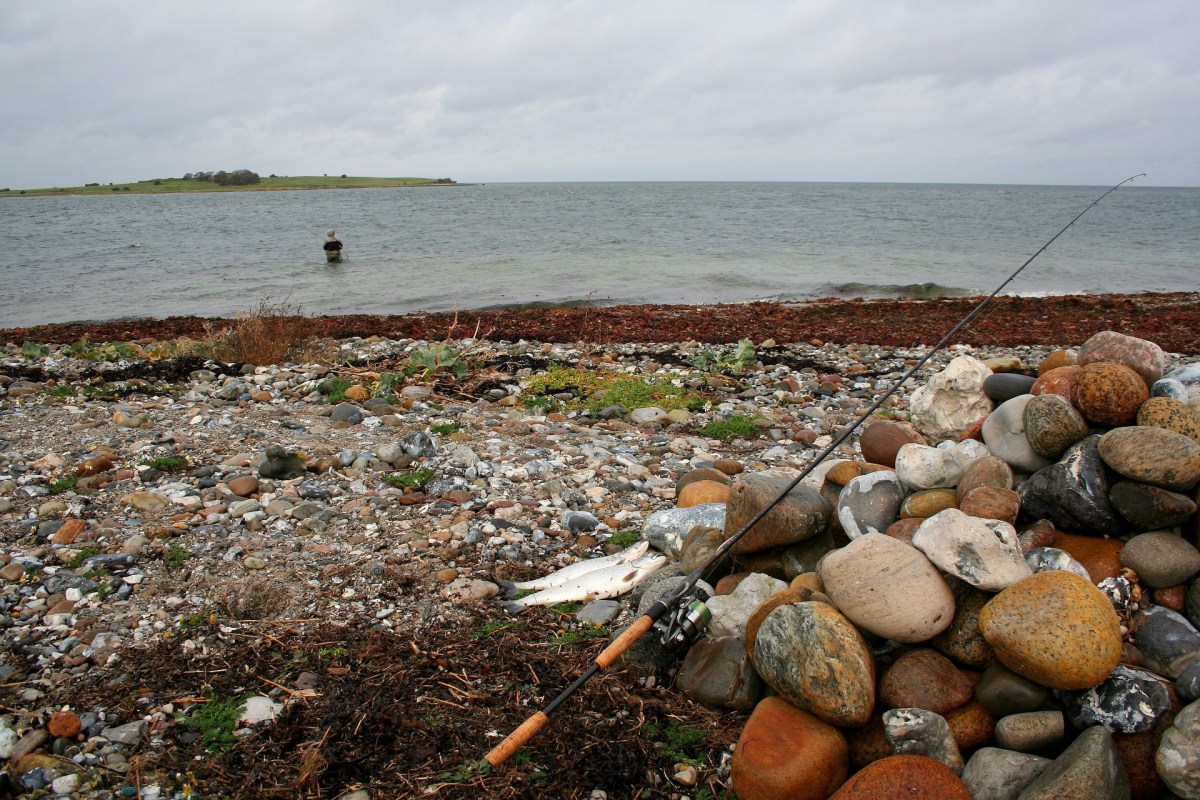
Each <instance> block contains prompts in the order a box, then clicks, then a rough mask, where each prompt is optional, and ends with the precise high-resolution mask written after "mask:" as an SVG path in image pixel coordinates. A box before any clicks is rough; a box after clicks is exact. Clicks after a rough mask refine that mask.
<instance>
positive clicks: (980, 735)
mask: <svg viewBox="0 0 1200 800" xmlns="http://www.w3.org/2000/svg"><path fill="white" fill-rule="evenodd" d="M944 716H945V717H946V724H947V725H949V726H950V732H951V733H952V734H954V741H956V742H958V749H959V750H961V751H963V752H966V751H969V750H974V749H975V748H977V747H983V746H984V745H987V744H991V742H992V738H993V736H995V733H996V718H995V717H993V716H992V715H991V714H990V713H989V712H988V710H987V709H986V708H984V707H983V703H980V702H979V701H978V700H972V701H971V702H969V703H967V704H966V705H965V706H959V707H958V708H956V709H954V710H953V711H947V712H946V713H945V715H944Z"/></svg>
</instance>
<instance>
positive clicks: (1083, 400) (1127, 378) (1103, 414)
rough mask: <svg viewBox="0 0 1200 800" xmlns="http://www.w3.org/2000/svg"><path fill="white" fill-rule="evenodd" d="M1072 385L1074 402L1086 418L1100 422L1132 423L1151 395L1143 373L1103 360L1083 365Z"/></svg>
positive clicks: (1103, 423)
mask: <svg viewBox="0 0 1200 800" xmlns="http://www.w3.org/2000/svg"><path fill="white" fill-rule="evenodd" d="M1082 369H1083V371H1082V372H1081V373H1080V374H1079V377H1078V378H1077V379H1076V380H1075V381H1074V384H1073V386H1072V388H1071V402H1072V403H1073V404H1074V405H1075V407H1076V408H1078V409H1079V411H1080V413H1081V414H1083V417H1084V419H1086V420H1088V421H1089V422H1094V423H1096V424H1097V425H1109V426H1116V425H1132V424H1133V422H1134V420H1135V419H1136V418H1137V412H1138V409H1139V408H1141V406H1142V403H1144V402H1146V400H1148V399H1149V398H1150V389H1149V388H1148V387H1147V386H1146V382H1145V381H1144V380H1142V378H1141V376H1140V375H1138V374H1137V373H1136V372H1134V371H1133V370H1132V369H1130V368H1129V367H1127V366H1125V365H1123V364H1114V363H1112V362H1109V361H1100V362H1096V363H1093V364H1088V365H1086V366H1084V367H1082Z"/></svg>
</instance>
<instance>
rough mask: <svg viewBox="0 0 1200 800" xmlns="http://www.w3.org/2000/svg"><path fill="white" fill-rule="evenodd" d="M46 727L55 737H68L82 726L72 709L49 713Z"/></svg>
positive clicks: (73, 734) (77, 731)
mask: <svg viewBox="0 0 1200 800" xmlns="http://www.w3.org/2000/svg"><path fill="white" fill-rule="evenodd" d="M46 727H47V729H49V731H50V735H51V736H53V737H55V738H56V739H69V738H71V737H72V736H75V735H76V734H78V733H79V731H80V730H81V729H82V727H83V726H82V724H81V723H80V722H79V715H78V714H76V713H75V712H74V711H57V712H55V713H54V714H53V715H51V717H50V721H49V722H48V723H47V725H46Z"/></svg>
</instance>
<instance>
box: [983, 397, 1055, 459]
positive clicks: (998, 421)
mask: <svg viewBox="0 0 1200 800" xmlns="http://www.w3.org/2000/svg"><path fill="white" fill-rule="evenodd" d="M1032 399H1033V395H1031V394H1023V395H1021V396H1020V397H1014V398H1012V399H1011V400H1006V401H1004V402H1003V403H1001V404H1000V405H999V406H997V408H996V410H995V411H993V412H992V413H991V414H988V418H987V419H986V420H984V422H983V430H982V433H983V442H984V444H986V445H987V448H988V451H989V452H990V453H991V454H992V455H994V456H998V457H1000V458H1002V459H1004V460H1005V461H1006V462H1007V463H1008V464H1009V465H1011V466H1012V468H1013V469H1014V470H1015V471H1017V472H1025V473H1032V472H1037V471H1038V470H1039V469H1042V468H1043V467H1048V466H1049V465H1050V464H1051V462H1050V461H1049V460H1048V459H1047V458H1046V457H1045V456H1042V455H1040V454H1039V453H1038V452H1037V451H1036V450H1034V449H1033V446H1032V445H1031V444H1030V443H1029V439H1028V438H1027V437H1026V436H1025V406H1026V404H1028V403H1029V401H1030V400H1032Z"/></svg>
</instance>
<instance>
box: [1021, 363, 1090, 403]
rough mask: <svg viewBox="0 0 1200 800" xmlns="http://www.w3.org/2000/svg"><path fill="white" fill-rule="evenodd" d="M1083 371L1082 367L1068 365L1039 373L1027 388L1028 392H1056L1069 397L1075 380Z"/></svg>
mask: <svg viewBox="0 0 1200 800" xmlns="http://www.w3.org/2000/svg"><path fill="white" fill-rule="evenodd" d="M1082 373H1083V367H1076V366H1069V367H1056V368H1055V369H1052V370H1048V371H1046V372H1044V373H1042V374H1041V376H1039V377H1038V379H1037V380H1036V381H1034V382H1033V386H1032V387H1031V388H1030V389H1029V393H1030V394H1035V395H1036V394H1058V395H1062V396H1063V397H1065V398H1067V399H1068V400H1070V399H1071V394H1072V392H1073V391H1074V385H1075V380H1076V379H1077V378H1078V377H1079V376H1080V375H1081V374H1082Z"/></svg>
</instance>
